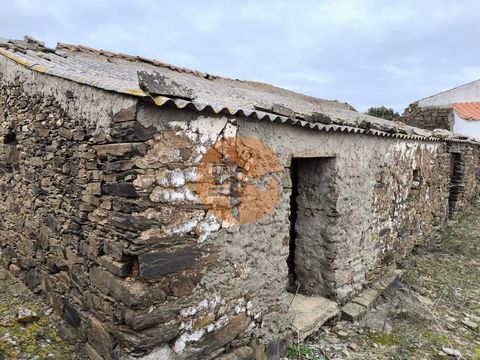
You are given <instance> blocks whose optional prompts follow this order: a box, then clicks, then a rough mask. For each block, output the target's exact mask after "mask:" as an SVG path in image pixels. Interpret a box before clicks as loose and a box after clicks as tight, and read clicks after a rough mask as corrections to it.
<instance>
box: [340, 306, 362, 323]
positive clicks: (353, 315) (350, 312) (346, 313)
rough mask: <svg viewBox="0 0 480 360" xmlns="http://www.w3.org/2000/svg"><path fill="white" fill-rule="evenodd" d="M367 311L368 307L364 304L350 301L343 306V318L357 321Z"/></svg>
mask: <svg viewBox="0 0 480 360" xmlns="http://www.w3.org/2000/svg"><path fill="white" fill-rule="evenodd" d="M366 312H367V308H366V307H365V306H363V305H360V304H356V303H354V302H349V303H347V304H345V305H344V306H343V307H342V319H345V320H348V321H356V320H358V319H359V318H360V317H362V316H363V315H365V313H366Z"/></svg>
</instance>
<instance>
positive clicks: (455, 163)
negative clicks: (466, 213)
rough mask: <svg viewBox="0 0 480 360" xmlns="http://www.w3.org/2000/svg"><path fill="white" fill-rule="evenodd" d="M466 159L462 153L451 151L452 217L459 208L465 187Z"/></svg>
mask: <svg viewBox="0 0 480 360" xmlns="http://www.w3.org/2000/svg"><path fill="white" fill-rule="evenodd" d="M464 175H465V161H464V157H463V154H462V153H459V152H454V153H451V157H450V192H449V196H448V216H447V218H451V217H452V215H453V213H454V212H455V211H456V210H457V207H458V206H457V203H458V200H459V199H460V197H461V195H462V193H463V191H464V188H465V184H464V181H463V180H464Z"/></svg>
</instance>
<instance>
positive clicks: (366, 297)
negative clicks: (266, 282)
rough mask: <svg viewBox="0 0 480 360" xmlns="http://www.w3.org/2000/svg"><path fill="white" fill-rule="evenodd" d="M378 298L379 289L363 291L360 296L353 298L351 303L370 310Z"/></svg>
mask: <svg viewBox="0 0 480 360" xmlns="http://www.w3.org/2000/svg"><path fill="white" fill-rule="evenodd" d="M379 296H380V290H379V289H365V290H363V291H362V292H361V293H360V295H358V296H357V297H355V298H354V299H353V300H352V302H354V303H357V304H359V305H362V306H365V307H366V308H367V309H370V308H371V307H372V305H373V303H374V302H375V300H377V298H378V297H379Z"/></svg>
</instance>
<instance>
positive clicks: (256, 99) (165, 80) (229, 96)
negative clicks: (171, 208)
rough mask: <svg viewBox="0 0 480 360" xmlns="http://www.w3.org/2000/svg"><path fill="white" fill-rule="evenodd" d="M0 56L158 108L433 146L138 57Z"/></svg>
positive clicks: (39, 50)
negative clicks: (146, 101)
mask: <svg viewBox="0 0 480 360" xmlns="http://www.w3.org/2000/svg"><path fill="white" fill-rule="evenodd" d="M0 55H3V56H4V57H6V58H9V59H10V60H13V61H15V62H16V63H18V64H20V65H22V66H25V67H27V68H28V69H30V70H33V71H36V72H39V73H44V74H49V75H53V76H57V77H61V78H63V79H67V80H71V81H74V82H77V83H81V84H85V85H89V86H93V87H97V88H100V89H103V90H107V91H113V92H117V93H123V94H128V95H132V96H139V97H144V98H148V99H150V100H151V101H153V102H154V103H155V104H157V105H158V106H166V105H168V106H174V107H176V108H178V109H191V110H194V111H202V112H203V111H205V112H213V113H215V114H229V115H237V116H244V117H247V118H251V119H255V120H268V121H271V122H280V123H284V124H285V123H286V124H290V125H294V126H301V127H306V128H310V129H316V130H320V131H339V132H347V133H355V134H358V133H360V134H370V135H375V136H386V135H385V134H403V135H404V137H405V138H412V136H415V138H419V139H420V138H421V139H423V140H427V141H431V140H433V141H435V140H434V139H435V134H433V133H432V132H429V131H426V130H422V129H418V128H414V127H411V126H407V125H405V124H402V123H396V122H393V121H388V120H384V119H380V118H376V117H372V116H368V115H365V114H362V113H359V112H357V111H355V110H354V109H353V108H352V107H351V106H350V105H348V104H346V103H340V102H338V101H332V100H323V99H318V98H314V97H311V96H306V95H302V94H298V93H295V92H292V91H289V90H286V89H282V88H278V87H275V86H272V85H269V84H264V83H259V82H253V81H241V80H233V79H228V78H222V77H218V76H214V75H211V74H207V73H203V72H199V71H195V70H190V69H186V68H182V67H177V66H173V65H170V64H166V63H163V62H160V61H157V60H151V59H146V58H143V57H138V56H131V55H125V54H118V53H113V52H109V51H104V50H96V49H92V48H88V47H85V46H79V45H68V44H58V45H57V47H56V48H55V49H51V48H47V47H45V46H44V44H43V43H41V42H39V41H36V40H34V39H32V38H29V37H26V38H25V40H24V41H19V40H3V39H0ZM355 129H356V130H355ZM373 130H375V131H373Z"/></svg>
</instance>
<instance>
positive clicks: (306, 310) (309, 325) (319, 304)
mask: <svg viewBox="0 0 480 360" xmlns="http://www.w3.org/2000/svg"><path fill="white" fill-rule="evenodd" d="M290 311H291V312H293V313H294V318H293V321H292V328H293V329H294V330H295V331H296V332H297V333H298V335H299V337H300V339H302V340H303V339H304V338H306V337H307V336H308V335H310V334H312V333H313V332H315V331H317V330H318V329H320V327H321V326H322V325H323V324H324V323H325V322H326V321H328V320H329V319H331V318H333V317H334V316H336V315H337V314H338V313H339V312H340V309H339V308H338V304H337V303H336V302H334V301H331V300H328V299H326V298H324V297H321V296H304V295H300V294H297V295H296V297H295V299H294V301H293V303H292V306H291V308H290Z"/></svg>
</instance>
